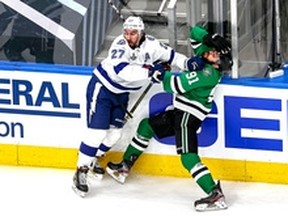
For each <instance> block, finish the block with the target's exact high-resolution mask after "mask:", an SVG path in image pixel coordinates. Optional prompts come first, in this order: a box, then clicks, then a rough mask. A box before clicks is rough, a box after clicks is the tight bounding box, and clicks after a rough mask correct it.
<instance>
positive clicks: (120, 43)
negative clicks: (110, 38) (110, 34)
mask: <svg viewBox="0 0 288 216" xmlns="http://www.w3.org/2000/svg"><path fill="white" fill-rule="evenodd" d="M117 44H118V45H124V44H126V41H125V40H124V39H121V40H119V41H118V42H117Z"/></svg>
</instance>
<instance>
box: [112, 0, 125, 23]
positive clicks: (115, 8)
mask: <svg viewBox="0 0 288 216" xmlns="http://www.w3.org/2000/svg"><path fill="white" fill-rule="evenodd" d="M108 3H109V4H110V6H111V7H112V8H113V10H114V11H115V12H116V13H117V14H118V16H119V17H120V19H122V20H123V21H125V19H124V17H123V15H122V14H121V12H120V10H119V9H118V8H117V7H116V5H115V4H114V3H113V1H112V0H108ZM121 3H122V2H121Z"/></svg>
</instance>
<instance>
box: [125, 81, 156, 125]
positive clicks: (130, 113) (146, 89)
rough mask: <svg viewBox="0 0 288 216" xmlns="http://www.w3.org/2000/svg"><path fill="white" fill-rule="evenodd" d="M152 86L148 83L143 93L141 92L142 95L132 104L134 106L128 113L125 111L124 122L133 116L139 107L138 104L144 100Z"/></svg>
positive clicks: (151, 83)
mask: <svg viewBox="0 0 288 216" xmlns="http://www.w3.org/2000/svg"><path fill="white" fill-rule="evenodd" d="M152 86H153V82H151V81H150V83H149V84H148V86H147V87H146V88H145V89H144V91H143V92H142V94H141V95H140V96H139V98H138V99H137V100H136V102H135V103H134V105H133V106H132V107H131V109H130V110H129V111H128V110H127V112H126V113H127V116H126V117H125V119H126V120H128V119H131V118H133V114H134V112H135V110H136V109H137V107H138V106H139V104H140V103H141V102H142V100H143V99H144V97H145V96H146V95H147V93H148V92H149V90H150V89H151V87H152Z"/></svg>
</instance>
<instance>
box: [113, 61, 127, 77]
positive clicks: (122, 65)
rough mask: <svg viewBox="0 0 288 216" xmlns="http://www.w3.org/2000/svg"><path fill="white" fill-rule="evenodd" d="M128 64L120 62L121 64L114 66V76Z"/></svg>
mask: <svg viewBox="0 0 288 216" xmlns="http://www.w3.org/2000/svg"><path fill="white" fill-rule="evenodd" d="M128 64H129V63H127V62H122V63H120V64H118V65H116V66H115V67H114V71H115V72H116V74H118V73H120V71H121V70H122V69H123V68H124V67H126V66H127V65H128Z"/></svg>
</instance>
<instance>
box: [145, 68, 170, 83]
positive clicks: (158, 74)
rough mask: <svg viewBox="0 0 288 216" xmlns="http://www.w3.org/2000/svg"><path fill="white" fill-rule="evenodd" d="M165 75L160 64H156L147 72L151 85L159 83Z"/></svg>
mask: <svg viewBox="0 0 288 216" xmlns="http://www.w3.org/2000/svg"><path fill="white" fill-rule="evenodd" d="M165 73H166V70H165V68H164V67H163V65H162V64H156V65H154V67H152V68H151V69H150V71H149V77H151V81H152V82H153V83H160V82H161V81H162V80H163V79H164V75H165Z"/></svg>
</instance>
